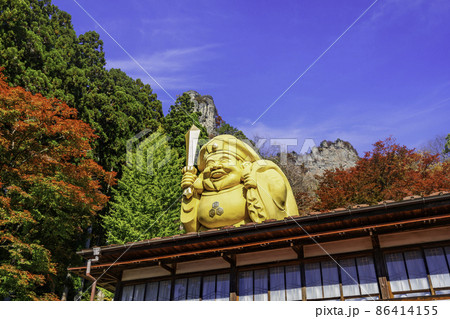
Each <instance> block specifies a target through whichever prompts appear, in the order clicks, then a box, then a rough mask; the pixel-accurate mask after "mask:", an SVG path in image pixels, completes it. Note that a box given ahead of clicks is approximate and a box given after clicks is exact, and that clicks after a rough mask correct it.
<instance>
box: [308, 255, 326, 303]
mask: <svg viewBox="0 0 450 319" xmlns="http://www.w3.org/2000/svg"><path fill="white" fill-rule="evenodd" d="M305 279H306V298H307V299H308V300H310V299H320V298H323V295H322V278H321V273H320V263H310V264H305Z"/></svg>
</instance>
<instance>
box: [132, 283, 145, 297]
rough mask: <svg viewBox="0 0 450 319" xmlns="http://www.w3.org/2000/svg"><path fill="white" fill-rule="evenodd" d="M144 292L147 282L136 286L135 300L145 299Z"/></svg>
mask: <svg viewBox="0 0 450 319" xmlns="http://www.w3.org/2000/svg"><path fill="white" fill-rule="evenodd" d="M144 293H145V284H141V285H136V286H134V295H133V300H134V301H143V300H144Z"/></svg>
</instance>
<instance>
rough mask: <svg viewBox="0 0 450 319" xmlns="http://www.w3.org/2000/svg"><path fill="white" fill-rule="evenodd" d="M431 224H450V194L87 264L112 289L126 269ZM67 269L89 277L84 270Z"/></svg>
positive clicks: (182, 238) (226, 233) (213, 233)
mask: <svg viewBox="0 0 450 319" xmlns="http://www.w3.org/2000/svg"><path fill="white" fill-rule="evenodd" d="M429 223H433V224H434V225H436V226H438V225H448V224H450V194H449V193H444V194H441V195H435V196H427V197H418V196H414V197H411V198H410V199H405V200H402V201H397V202H384V203H381V204H378V205H372V206H368V207H359V208H354V209H352V208H347V209H337V210H334V211H331V212H325V213H320V214H315V215H308V216H295V217H287V218H285V219H284V220H280V221H277V220H270V221H266V222H263V223H260V224H257V223H251V224H246V225H244V226H241V227H225V228H223V229H217V230H208V231H203V232H198V233H187V234H182V235H176V236H171V237H164V238H153V239H149V240H144V241H139V242H134V243H127V244H124V245H110V246H103V247H101V255H100V258H99V261H98V262H97V263H95V264H92V266H91V274H92V275H93V276H94V277H95V278H98V277H100V276H101V277H100V279H99V280H98V284H99V285H100V286H103V287H105V288H107V289H109V290H114V283H115V282H116V281H120V278H121V273H122V271H123V270H124V269H130V268H136V267H144V266H152V265H162V264H163V265H164V264H172V263H179V262H183V261H189V260H196V259H203V258H208V257H216V256H223V255H225V256H227V255H231V254H239V253H243V252H249V251H258V250H266V249H273V248H278V247H287V246H292V245H305V244H312V243H314V241H317V242H326V241H334V240H339V239H345V238H355V237H361V236H367V235H368V234H369V233H375V234H383V233H390V232H399V231H405V230H411V229H420V228H424V227H427V228H428V227H430V226H429V225H428V226H427V224H429ZM433 227H434V226H433ZM312 238H314V240H313V239H312ZM77 254H79V255H81V256H82V257H83V258H85V259H91V258H93V249H84V250H82V251H79V252H77ZM69 270H70V271H72V272H74V273H76V274H78V275H80V276H82V277H85V278H87V277H86V276H85V272H86V267H75V268H70V269H69Z"/></svg>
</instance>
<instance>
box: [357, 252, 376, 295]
mask: <svg viewBox="0 0 450 319" xmlns="http://www.w3.org/2000/svg"><path fill="white" fill-rule="evenodd" d="M356 265H357V269H358V277H359V284H360V288H361V294H362V295H367V294H377V293H378V280H377V273H376V272H375V265H374V264H373V258H372V257H370V256H366V257H359V258H356Z"/></svg>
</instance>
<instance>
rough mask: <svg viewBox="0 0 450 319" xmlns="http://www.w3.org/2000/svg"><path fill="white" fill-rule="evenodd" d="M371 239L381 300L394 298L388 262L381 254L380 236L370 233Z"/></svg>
mask: <svg viewBox="0 0 450 319" xmlns="http://www.w3.org/2000/svg"><path fill="white" fill-rule="evenodd" d="M370 237H371V238H372V246H373V257H374V263H375V270H376V272H377V277H378V284H379V286H380V296H381V299H391V298H393V296H392V293H391V289H390V285H389V280H388V272H387V267H386V261H385V260H384V255H383V253H382V252H381V248H380V241H379V240H378V235H377V234H373V233H372V232H370Z"/></svg>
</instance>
